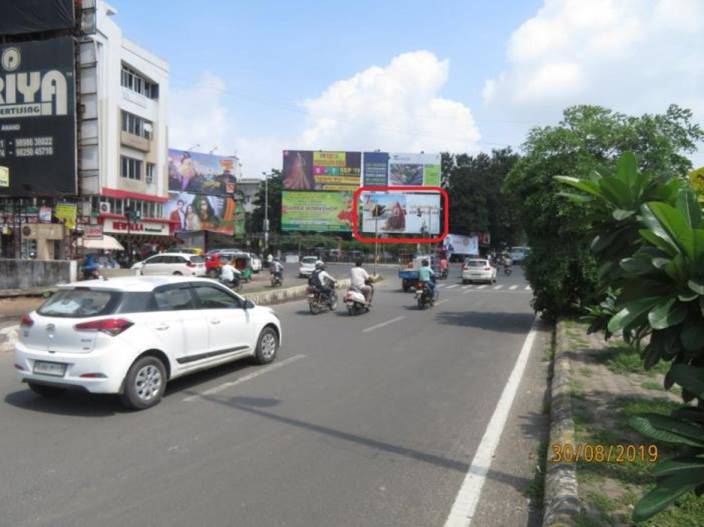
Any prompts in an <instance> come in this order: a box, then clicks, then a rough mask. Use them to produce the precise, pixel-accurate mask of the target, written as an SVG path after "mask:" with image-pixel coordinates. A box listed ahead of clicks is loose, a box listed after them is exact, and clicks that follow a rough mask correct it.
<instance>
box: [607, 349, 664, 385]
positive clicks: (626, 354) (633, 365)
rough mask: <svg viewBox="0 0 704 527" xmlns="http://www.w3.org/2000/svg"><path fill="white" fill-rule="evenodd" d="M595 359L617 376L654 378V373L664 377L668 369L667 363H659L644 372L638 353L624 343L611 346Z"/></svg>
mask: <svg viewBox="0 0 704 527" xmlns="http://www.w3.org/2000/svg"><path fill="white" fill-rule="evenodd" d="M595 359H596V360H597V362H600V363H601V364H604V365H605V366H606V367H607V368H608V369H609V370H610V371H612V372H613V373H616V374H618V375H628V374H631V373H638V374H640V375H647V376H649V377H654V376H655V374H656V373H661V374H663V375H664V374H665V373H667V371H668V370H669V369H670V363H669V362H664V361H660V362H658V363H657V364H656V365H655V366H653V367H652V368H650V369H649V370H647V371H646V370H645V368H643V359H642V358H641V356H640V354H639V353H638V351H637V350H636V349H635V348H633V347H632V346H630V345H629V344H626V343H625V342H618V343H614V344H612V345H611V346H609V347H608V348H606V349H605V350H604V351H602V352H601V353H599V354H597V355H595Z"/></svg>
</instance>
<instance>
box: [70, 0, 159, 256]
mask: <svg viewBox="0 0 704 527" xmlns="http://www.w3.org/2000/svg"><path fill="white" fill-rule="evenodd" d="M96 7H97V9H96V32H95V34H94V35H91V36H90V37H87V38H86V39H85V40H84V41H83V42H81V45H80V60H79V66H78V67H79V70H80V73H79V74H80V90H79V93H80V106H79V115H78V127H79V128H78V130H79V132H78V141H79V162H78V181H79V187H80V193H81V195H82V196H83V201H82V204H81V213H82V215H83V216H93V217H95V216H96V215H97V217H98V223H99V224H101V225H102V226H103V232H104V233H105V234H109V235H111V236H115V237H117V238H118V239H119V240H120V241H123V242H127V243H128V244H130V245H133V244H134V245H137V246H139V245H141V244H142V243H153V244H155V245H156V244H159V243H160V242H161V241H162V239H163V242H164V243H166V242H167V241H168V237H169V235H170V229H169V222H168V220H166V219H164V211H163V206H164V203H165V202H166V201H167V200H168V124H167V123H168V118H167V115H168V114H167V110H168V93H169V66H168V64H167V63H166V62H165V61H164V60H162V59H160V58H158V57H156V56H155V55H153V54H151V53H149V52H148V51H146V50H144V49H142V48H140V47H139V46H138V45H136V44H135V43H133V42H131V41H129V40H127V39H126V38H125V37H124V36H123V34H122V30H121V29H120V27H119V26H118V25H117V24H116V23H115V17H116V15H117V11H116V10H115V9H114V8H113V7H112V6H110V5H109V4H108V3H107V2H105V1H103V0H98V2H97V6H96ZM128 208H131V209H132V210H134V211H136V212H137V213H138V216H139V219H133V221H128V219H127V216H126V211H127V210H128ZM128 233H129V234H128ZM123 245H125V243H123Z"/></svg>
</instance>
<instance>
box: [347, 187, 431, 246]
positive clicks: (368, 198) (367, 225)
mask: <svg viewBox="0 0 704 527" xmlns="http://www.w3.org/2000/svg"><path fill="white" fill-rule="evenodd" d="M360 207H361V210H362V214H361V218H362V232H365V233H400V234H420V235H423V236H428V235H431V234H434V235H436V234H438V233H440V213H441V207H440V194H438V193H411V192H388V193H386V192H364V193H363V194H362V196H361V199H360Z"/></svg>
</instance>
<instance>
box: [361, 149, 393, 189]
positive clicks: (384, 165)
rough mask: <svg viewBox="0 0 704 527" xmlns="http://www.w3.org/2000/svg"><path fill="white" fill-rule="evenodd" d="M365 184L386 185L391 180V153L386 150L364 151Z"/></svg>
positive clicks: (363, 171) (369, 185) (373, 185)
mask: <svg viewBox="0 0 704 527" xmlns="http://www.w3.org/2000/svg"><path fill="white" fill-rule="evenodd" d="M362 162H363V170H362V174H363V175H364V186H365V187H385V186H386V185H388V180H389V154H387V153H386V152H364V157H363V161H362Z"/></svg>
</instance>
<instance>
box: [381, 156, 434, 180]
mask: <svg viewBox="0 0 704 527" xmlns="http://www.w3.org/2000/svg"><path fill="white" fill-rule="evenodd" d="M389 186H391V187H399V186H423V187H439V186H440V154H389Z"/></svg>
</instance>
